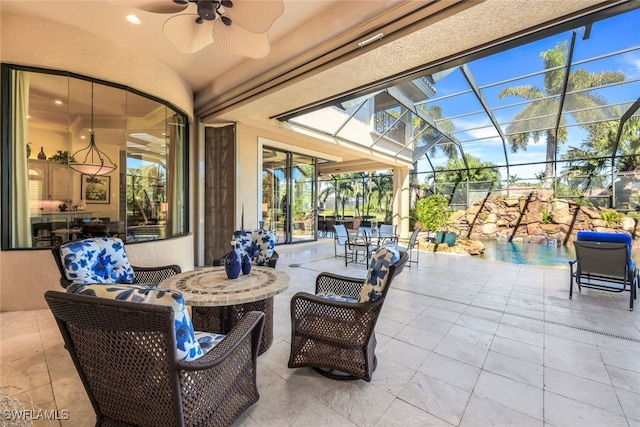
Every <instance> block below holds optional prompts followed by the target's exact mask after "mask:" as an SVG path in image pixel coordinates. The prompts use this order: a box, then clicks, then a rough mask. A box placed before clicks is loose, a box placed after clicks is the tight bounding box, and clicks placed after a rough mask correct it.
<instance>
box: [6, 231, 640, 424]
mask: <svg viewBox="0 0 640 427" xmlns="http://www.w3.org/2000/svg"><path fill="white" fill-rule="evenodd" d="M278 252H279V253H280V260H279V262H278V268H279V269H282V270H284V271H287V272H288V273H289V274H290V276H291V284H290V286H289V288H288V289H287V291H286V292H284V293H282V294H280V295H278V296H277V297H276V298H275V322H274V323H275V324H274V335H275V337H274V343H273V345H272V347H271V348H270V349H269V350H268V351H267V352H266V353H265V354H263V355H262V356H260V358H259V370H258V377H259V378H258V383H259V390H260V394H261V397H260V401H259V402H258V403H257V404H256V405H254V406H253V407H252V408H250V409H249V410H248V411H247V412H246V413H245V414H244V415H243V416H242V417H241V418H240V419H239V420H238V421H237V422H236V424H235V425H236V426H243V427H244V426H247V427H251V426H403V427H404V426H431V425H436V426H487V425H497V426H543V425H546V426H555V427H560V426H607V427H608V426H640V309H638V310H636V311H634V312H630V311H629V310H628V296H629V294H628V293H624V294H611V293H608V292H602V291H594V290H584V291H583V292H582V294H578V295H576V296H574V299H573V300H569V299H568V278H569V277H568V276H569V273H568V268H540V267H535V266H524V265H511V264H505V263H500V262H490V261H484V260H478V259H474V258H470V257H461V256H455V255H446V254H433V253H424V252H423V253H421V255H420V264H419V266H418V267H417V268H416V265H415V264H414V265H412V267H411V268H405V270H404V272H403V273H402V275H400V276H398V277H397V278H396V279H395V281H394V284H393V288H392V289H391V290H390V291H389V295H388V298H387V301H386V302H385V307H384V308H383V311H382V315H381V318H380V320H379V322H378V325H377V328H376V331H377V337H378V349H377V352H376V353H377V355H378V368H377V370H376V371H375V373H374V375H373V381H372V382H371V383H366V382H364V381H333V380H329V379H327V378H324V377H322V376H320V375H318V374H317V373H315V372H314V371H313V370H311V369H307V368H305V369H295V370H292V369H288V368H287V361H288V355H289V340H290V333H291V332H290V322H289V300H290V298H291V296H292V295H293V294H294V293H295V292H299V291H308V292H311V291H312V290H313V288H314V279H315V276H316V275H317V273H318V272H320V271H333V272H339V273H342V274H346V275H353V276H360V277H364V276H365V273H366V272H365V267H364V266H362V265H349V267H348V268H346V269H345V267H344V261H343V259H340V258H338V259H335V258H334V256H333V243H332V240H330V239H321V240H320V241H319V242H318V243H306V244H297V245H291V246H288V247H283V246H279V247H278ZM293 264H299V267H296V266H292V265H293ZM52 281H54V282H55V280H52ZM639 304H640V301H639ZM0 327H1V329H0V336H1V341H0V345H1V352H0V356H1V359H0V363H1V371H0V375H1V376H0V385H1V386H2V387H3V389H2V391H4V392H5V395H4V396H0V402H1V403H2V404H3V406H2V408H1V409H2V411H4V410H5V409H6V405H7V399H6V394H9V395H12V396H14V397H16V398H18V399H21V400H25V401H26V400H27V399H28V397H27V394H26V393H21V392H20V391H19V390H18V389H17V388H16V387H18V388H19V389H21V390H24V391H26V392H28V394H29V395H30V397H31V399H32V400H33V402H34V403H35V404H36V405H37V406H38V407H39V408H41V409H45V410H55V409H56V408H57V409H58V411H59V414H58V415H61V416H64V415H65V414H67V415H68V420H63V421H54V422H52V423H51V425H59V424H58V423H60V425H65V426H85V425H86V426H89V425H93V424H94V423H95V417H94V415H93V411H92V409H91V406H90V404H89V402H88V400H87V398H86V395H85V392H84V389H83V388H82V385H81V383H80V381H79V379H78V377H77V375H76V373H75V370H74V368H73V366H72V364H71V361H70V359H69V357H68V355H67V353H66V351H65V350H64V349H63V347H62V340H61V337H60V334H59V331H58V329H57V327H56V325H55V323H54V321H53V318H52V316H51V315H50V314H49V312H48V310H39V311H28V312H7V313H1V314H0ZM65 411H66V412H65ZM3 414H4V412H3ZM3 421H5V422H6V420H2V419H1V418H0V425H6V424H2V422H3ZM11 425H14V424H11ZM35 425H49V422H48V421H40V422H38V423H35Z"/></svg>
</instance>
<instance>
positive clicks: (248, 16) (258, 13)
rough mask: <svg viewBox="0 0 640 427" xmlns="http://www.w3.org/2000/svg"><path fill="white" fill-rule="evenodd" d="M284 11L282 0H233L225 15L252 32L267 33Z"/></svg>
mask: <svg viewBox="0 0 640 427" xmlns="http://www.w3.org/2000/svg"><path fill="white" fill-rule="evenodd" d="M283 12H284V3H283V1H282V0H233V6H232V7H230V8H225V13H224V14H225V15H226V16H228V17H229V18H231V19H232V20H233V22H234V23H238V24H240V25H242V27H243V28H244V29H245V30H247V31H249V32H252V33H266V32H267V31H269V28H271V25H273V23H274V22H275V21H276V19H278V18H279V17H280V15H282V13H283Z"/></svg>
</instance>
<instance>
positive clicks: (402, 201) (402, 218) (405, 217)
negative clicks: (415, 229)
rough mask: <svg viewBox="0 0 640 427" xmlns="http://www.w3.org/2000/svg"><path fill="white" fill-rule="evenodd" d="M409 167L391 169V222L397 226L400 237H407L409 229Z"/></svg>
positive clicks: (409, 232)
mask: <svg viewBox="0 0 640 427" xmlns="http://www.w3.org/2000/svg"><path fill="white" fill-rule="evenodd" d="M410 199H411V197H410V191H409V168H406V167H405V168H401V167H396V168H394V169H393V224H396V225H397V226H398V228H397V229H398V234H400V237H401V238H404V239H406V238H408V237H409V234H411V230H410V229H409V205H410V204H409V201H410Z"/></svg>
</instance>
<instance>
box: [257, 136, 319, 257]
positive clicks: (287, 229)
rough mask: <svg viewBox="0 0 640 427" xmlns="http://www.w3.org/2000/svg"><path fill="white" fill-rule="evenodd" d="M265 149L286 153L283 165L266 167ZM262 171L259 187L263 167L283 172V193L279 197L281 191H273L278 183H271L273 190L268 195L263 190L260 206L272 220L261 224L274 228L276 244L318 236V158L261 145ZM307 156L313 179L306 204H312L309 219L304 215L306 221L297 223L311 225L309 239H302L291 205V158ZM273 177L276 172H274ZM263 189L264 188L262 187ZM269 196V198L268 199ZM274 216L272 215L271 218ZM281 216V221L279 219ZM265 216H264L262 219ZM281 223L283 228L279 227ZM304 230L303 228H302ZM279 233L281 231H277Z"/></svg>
mask: <svg viewBox="0 0 640 427" xmlns="http://www.w3.org/2000/svg"><path fill="white" fill-rule="evenodd" d="M265 151H270V152H276V153H279V154H283V155H284V156H285V159H283V160H284V167H278V168H265V164H267V163H268V162H266V161H265V159H264V157H265V156H264V154H265ZM262 154H263V158H262V173H261V186H263V185H264V173H265V171H266V170H275V169H279V170H282V171H283V172H284V177H283V178H282V180H284V184H285V185H284V188H285V190H284V192H285V194H284V195H283V196H280V194H281V192H280V191H275V186H279V185H280V184H276V183H275V182H274V183H272V190H273V191H272V193H273V194H271V195H269V194H265V192H264V191H263V193H262V200H261V203H262V206H263V215H265V213H266V215H267V218H270V219H271V221H266V222H265V221H263V224H264V227H265V228H266V229H269V230H272V229H274V230H275V231H276V234H277V238H276V245H279V244H291V243H302V242H311V241H316V240H317V239H318V210H317V208H316V207H317V204H318V176H317V166H318V159H317V158H315V157H312V156H308V155H305V154H299V153H295V152H292V151H286V150H283V149H278V148H273V147H270V146H267V145H265V146H263V147H262ZM300 156H303V157H306V158H308V159H309V160H310V161H311V165H312V166H313V178H312V183H311V200H310V201H309V206H310V207H311V209H310V211H309V212H307V213H306V215H307V216H308V215H309V214H311V218H307V219H306V220H305V221H297V226H300V224H301V223H304V224H307V225H310V226H312V227H313V230H312V232H311V233H310V235H309V237H308V238H305V237H304V235H303V237H302V238H300V236H299V235H297V234H295V233H294V231H295V230H294V212H293V210H294V206H293V205H294V204H293V201H294V200H293V194H294V179H293V174H294V167H295V165H294V157H300ZM274 177H275V174H274ZM263 188H264V187H263ZM276 195H278V198H279V200H275V198H274V197H275V196H276ZM269 198H271V200H269ZM272 216H273V217H272ZM281 218H283V221H280V219H281ZM264 219H265V216H263V220H264ZM281 225H282V230H281V229H280V226H281ZM304 231H306V229H304ZM280 233H282V234H280Z"/></svg>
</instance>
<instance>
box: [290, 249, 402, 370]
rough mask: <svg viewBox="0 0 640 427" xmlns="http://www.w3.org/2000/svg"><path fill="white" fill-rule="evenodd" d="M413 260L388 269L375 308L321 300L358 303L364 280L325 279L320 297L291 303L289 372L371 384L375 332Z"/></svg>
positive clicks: (301, 297)
mask: <svg viewBox="0 0 640 427" xmlns="http://www.w3.org/2000/svg"><path fill="white" fill-rule="evenodd" d="M408 259H409V256H408V255H407V253H406V252H401V257H400V260H399V261H398V262H396V263H395V264H392V265H391V266H390V267H389V274H390V276H389V279H388V281H387V284H386V286H385V287H384V289H383V292H382V295H381V296H380V297H379V298H378V299H376V300H375V301H371V302H364V303H359V302H344V301H336V300H331V299H327V298H324V297H321V296H318V295H317V294H319V293H324V292H330V293H333V294H336V295H345V296H347V295H348V296H351V297H355V298H357V297H359V295H360V291H361V289H362V287H363V282H364V281H363V279H358V278H353V277H344V276H339V275H335V274H332V273H321V274H320V275H319V276H318V277H317V279H316V295H312V294H309V293H305V292H298V293H297V294H295V295H294V296H293V297H292V299H291V329H292V331H291V332H292V337H291V354H290V357H289V365H288V366H289V367H290V368H300V367H312V368H314V369H315V370H316V371H318V372H319V373H321V374H322V375H324V376H327V377H329V378H333V379H363V380H365V381H371V375H372V373H373V371H374V370H375V368H376V363H377V359H376V356H375V348H376V336H375V330H374V328H375V326H376V321H377V320H378V316H379V314H380V310H381V309H382V305H383V304H384V301H385V297H386V295H387V291H388V290H389V287H390V286H391V282H392V281H393V278H394V277H395V276H397V275H398V274H400V272H402V270H403V268H404V266H405V264H406V262H407V260H408Z"/></svg>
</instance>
